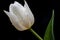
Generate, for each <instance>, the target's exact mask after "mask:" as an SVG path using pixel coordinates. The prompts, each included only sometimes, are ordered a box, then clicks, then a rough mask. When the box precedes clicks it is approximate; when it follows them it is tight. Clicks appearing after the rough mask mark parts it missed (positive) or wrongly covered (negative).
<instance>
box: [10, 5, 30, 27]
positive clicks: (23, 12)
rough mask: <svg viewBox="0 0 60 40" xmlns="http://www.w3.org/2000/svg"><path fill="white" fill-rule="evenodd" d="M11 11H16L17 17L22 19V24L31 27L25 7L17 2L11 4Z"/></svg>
mask: <svg viewBox="0 0 60 40" xmlns="http://www.w3.org/2000/svg"><path fill="white" fill-rule="evenodd" d="M10 12H11V13H14V14H15V15H16V16H17V18H18V19H19V20H20V21H22V22H21V24H23V26H25V27H27V28H29V21H27V14H26V10H25V8H20V7H19V6H17V5H16V4H11V5H10Z"/></svg>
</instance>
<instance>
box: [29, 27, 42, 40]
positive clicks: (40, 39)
mask: <svg viewBox="0 0 60 40" xmlns="http://www.w3.org/2000/svg"><path fill="white" fill-rule="evenodd" d="M30 31H31V32H32V33H33V34H34V35H35V36H36V37H37V38H38V39H39V40H43V39H42V38H41V37H40V36H39V35H38V34H37V33H36V32H35V31H34V30H33V29H32V28H30Z"/></svg>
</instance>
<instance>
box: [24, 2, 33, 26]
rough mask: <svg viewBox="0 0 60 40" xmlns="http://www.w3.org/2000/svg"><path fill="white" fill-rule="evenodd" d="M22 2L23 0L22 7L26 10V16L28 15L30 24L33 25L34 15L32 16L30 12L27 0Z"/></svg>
mask: <svg viewBox="0 0 60 40" xmlns="http://www.w3.org/2000/svg"><path fill="white" fill-rule="evenodd" d="M24 2H25V5H24V8H26V12H27V13H28V15H27V16H28V18H29V20H30V22H31V25H33V23H34V16H33V14H32V12H31V10H30V8H29V6H28V4H27V2H26V1H24Z"/></svg>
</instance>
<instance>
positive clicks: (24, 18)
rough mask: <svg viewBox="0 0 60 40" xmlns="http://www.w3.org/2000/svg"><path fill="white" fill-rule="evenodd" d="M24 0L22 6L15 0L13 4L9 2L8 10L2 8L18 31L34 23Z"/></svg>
mask: <svg viewBox="0 0 60 40" xmlns="http://www.w3.org/2000/svg"><path fill="white" fill-rule="evenodd" d="M24 2H25V4H24V6H22V5H21V4H20V3H18V2H17V1H15V2H14V4H10V6H9V12H7V11H5V10H4V12H5V13H6V14H7V16H8V17H9V19H10V21H11V23H12V25H13V26H14V27H15V28H16V29H17V30H19V31H24V30H27V29H29V28H31V26H32V25H33V24H34V16H33V14H32V12H31V10H30V8H29V6H28V4H27V2H26V1H24Z"/></svg>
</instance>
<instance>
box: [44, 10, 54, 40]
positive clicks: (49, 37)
mask: <svg viewBox="0 0 60 40" xmlns="http://www.w3.org/2000/svg"><path fill="white" fill-rule="evenodd" d="M53 24H54V10H53V11H52V17H51V19H50V21H49V24H48V26H47V29H46V32H45V35H44V40H55V39H54V33H53Z"/></svg>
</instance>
